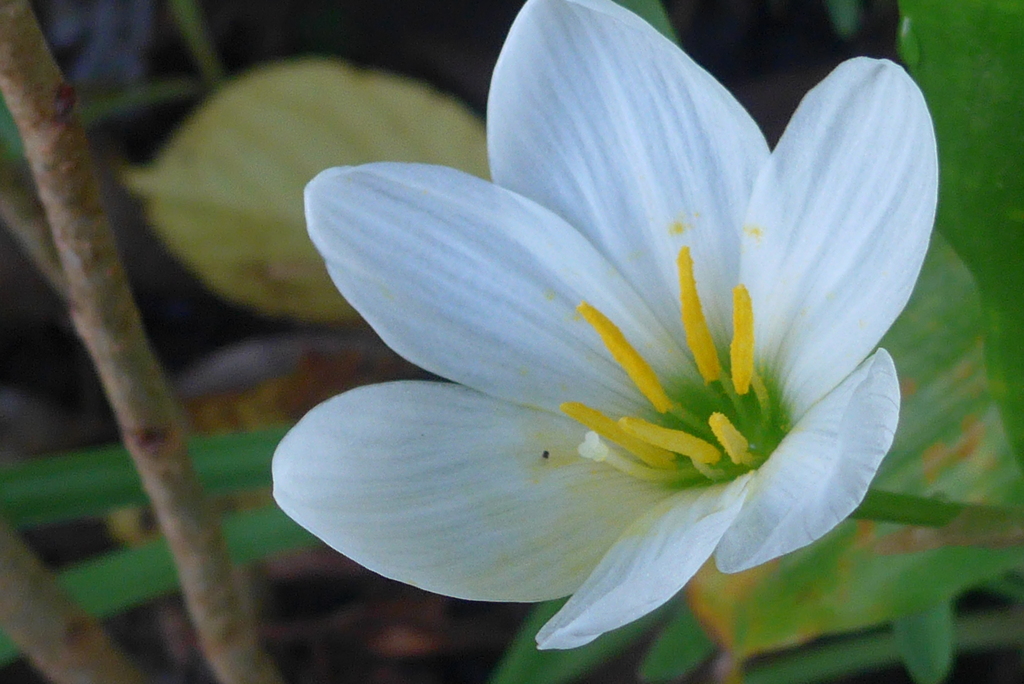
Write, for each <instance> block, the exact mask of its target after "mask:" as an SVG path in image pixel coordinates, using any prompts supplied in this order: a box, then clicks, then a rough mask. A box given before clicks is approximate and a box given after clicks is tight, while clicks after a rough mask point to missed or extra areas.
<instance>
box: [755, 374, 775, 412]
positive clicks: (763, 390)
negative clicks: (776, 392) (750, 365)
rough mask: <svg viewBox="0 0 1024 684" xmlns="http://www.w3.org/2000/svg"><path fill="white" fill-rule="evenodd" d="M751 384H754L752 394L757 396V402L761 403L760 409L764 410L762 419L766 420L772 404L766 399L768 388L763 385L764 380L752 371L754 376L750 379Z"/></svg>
mask: <svg viewBox="0 0 1024 684" xmlns="http://www.w3.org/2000/svg"><path fill="white" fill-rule="evenodd" d="M750 382H751V384H752V385H753V386H754V394H755V395H756V396H757V402H758V403H759V404H760V405H761V410H762V411H763V412H764V417H763V419H764V420H765V421H767V420H768V419H769V418H771V409H772V405H771V403H770V402H769V399H768V388H767V387H765V386H764V380H762V379H761V376H760V375H758V374H757V373H754V377H753V378H752V379H751V381H750Z"/></svg>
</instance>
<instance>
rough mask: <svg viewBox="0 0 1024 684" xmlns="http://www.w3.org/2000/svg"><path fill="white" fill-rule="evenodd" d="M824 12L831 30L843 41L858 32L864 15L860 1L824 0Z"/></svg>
mask: <svg viewBox="0 0 1024 684" xmlns="http://www.w3.org/2000/svg"><path fill="white" fill-rule="evenodd" d="M825 10H826V11H827V12H828V18H829V20H830V21H831V22H832V28H833V29H835V32H836V34H838V35H839V37H840V38H842V39H843V40H847V39H849V38H852V37H853V34H855V33H857V31H858V30H860V22H861V19H862V17H863V14H864V8H863V6H862V5H861V0H825Z"/></svg>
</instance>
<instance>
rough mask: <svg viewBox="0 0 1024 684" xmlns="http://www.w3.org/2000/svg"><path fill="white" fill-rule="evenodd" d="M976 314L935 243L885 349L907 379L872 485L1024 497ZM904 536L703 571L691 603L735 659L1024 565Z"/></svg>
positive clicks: (958, 496)
mask: <svg viewBox="0 0 1024 684" xmlns="http://www.w3.org/2000/svg"><path fill="white" fill-rule="evenodd" d="M981 325H982V314H981V307H980V304H979V300H978V296H977V292H976V289H975V286H974V282H973V279H972V278H971V275H970V273H969V272H968V271H967V270H966V269H965V268H964V267H963V265H962V263H961V262H960V261H959V260H958V259H957V258H956V256H955V255H954V254H953V253H952V250H950V248H949V247H948V245H946V244H945V242H944V241H943V240H942V239H941V238H940V237H938V236H936V237H935V238H934V239H933V244H932V249H931V251H930V253H929V255H928V259H927V260H926V262H925V267H924V270H923V271H922V274H921V278H920V280H919V282H918V284H917V287H916V289H915V291H914V295H913V297H912V298H911V301H910V304H909V305H908V307H907V310H906V311H904V313H903V314H902V315H901V317H900V319H899V320H898V321H897V322H896V324H895V325H894V326H893V328H892V330H890V332H889V334H888V335H886V337H885V339H884V340H883V341H882V346H883V347H885V348H886V349H888V350H889V351H890V353H891V354H892V356H893V358H894V359H895V361H896V367H897V369H898V370H899V374H900V385H901V391H902V394H903V403H902V408H901V415H900V425H899V428H898V430H897V433H896V440H895V442H894V444H893V448H892V450H891V452H890V453H889V455H888V456H887V457H886V459H885V461H884V462H883V465H882V469H881V471H880V472H879V475H878V477H877V478H876V486H878V487H879V488H880V489H882V490H885V491H890V492H900V493H906V494H913V495H919V496H931V497H936V498H939V499H943V498H945V499H948V500H951V501H979V502H986V503H992V504H999V503H1002V504H1012V503H1020V502H1022V501H1024V485H1022V482H1021V479H1020V478H1019V477H1018V475H1017V469H1016V463H1015V460H1014V458H1013V454H1012V452H1011V450H1010V449H1009V446H1008V444H1007V443H1006V440H1005V436H1004V433H1003V430H1002V425H1001V423H1000V420H999V415H998V411H997V410H996V409H995V407H994V405H993V402H992V399H991V396H990V395H989V393H988V390H987V383H986V377H985V371H984V363H983V354H982V349H981V344H980V339H979V332H980V330H981ZM902 529H904V528H902V527H900V526H899V525H893V524H885V523H874V522H867V521H848V522H846V523H843V524H842V525H840V526H839V527H837V528H836V529H835V530H833V531H832V532H831V533H830V534H828V535H826V536H825V538H823V539H821V540H820V541H818V542H816V543H814V544H812V545H811V546H809V547H806V548H804V549H801V550H800V551H797V552H795V553H792V554H789V555H787V556H784V557H782V558H780V559H778V560H776V561H773V562H772V563H768V564H765V565H763V566H760V567H758V568H754V569H752V570H749V571H747V572H744V573H740V574H737V575H723V574H721V573H718V572H717V571H716V570H715V569H714V568H713V567H712V566H713V564H708V565H707V566H705V568H704V569H703V570H702V571H701V572H700V573H699V574H698V576H697V578H696V579H695V580H694V581H693V582H691V585H690V588H689V592H690V593H689V595H690V598H691V605H692V606H693V608H694V611H695V613H696V614H697V616H698V617H699V618H700V621H701V623H702V624H704V625H705V626H707V627H708V628H709V630H711V633H713V634H714V635H715V636H716V638H717V639H719V640H720V641H721V643H722V645H723V646H725V647H726V648H729V649H730V650H732V651H733V653H734V654H735V655H736V656H737V657H738V658H746V657H749V656H751V655H753V654H757V653H763V652H766V651H770V650H773V649H777V648H779V647H781V646H788V645H793V644H798V643H803V642H805V641H808V640H811V639H813V638H815V637H818V636H821V635H823V634H834V633H840V632H846V631H851V630H856V629H863V628H865V627H868V626H871V625H880V624H884V623H887V622H890V621H892V620H893V619H894V618H896V617H898V616H900V615H905V614H909V613H914V612H918V611H922V610H925V609H927V608H928V607H930V606H933V605H935V604H936V603H938V602H940V601H946V600H949V599H951V598H952V597H954V596H956V595H957V594H958V593H960V592H961V591H963V590H964V589H965V588H968V587H971V586H973V585H976V584H978V583H980V582H984V581H986V580H989V579H991V578H993V577H996V576H998V575H1000V574H1001V573H1003V572H1004V571H1005V570H1007V569H1008V568H1011V567H1015V566H1017V565H1019V564H1020V563H1022V562H1024V549H1021V548H1013V549H1007V550H1000V551H994V550H989V549H981V548H959V547H947V548H940V549H935V550H931V551H924V552H920V553H895V554H892V555H882V554H881V553H880V549H881V548H883V547H884V546H885V545H886V544H888V550H889V551H890V552H892V551H894V550H895V551H899V547H898V545H894V544H893V538H894V537H895V538H896V539H898V536H897V533H898V532H899V531H900V530H902Z"/></svg>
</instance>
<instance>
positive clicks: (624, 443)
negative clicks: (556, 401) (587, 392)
mask: <svg viewBox="0 0 1024 684" xmlns="http://www.w3.org/2000/svg"><path fill="white" fill-rule="evenodd" d="M558 408H560V409H561V410H562V413H564V414H565V415H567V416H569V417H570V418H572V419H573V420H575V421H576V422H577V423H582V424H583V425H584V426H586V427H588V428H590V429H591V430H593V431H594V432H596V433H597V434H598V435H600V436H601V437H604V438H605V439H607V440H608V441H609V442H612V443H614V444H618V445H619V446H620V447H622V448H623V449H625V450H626V451H628V452H629V453H631V454H633V455H634V456H636V457H637V458H638V459H640V460H641V461H643V462H644V463H646V464H647V465H649V466H651V467H652V468H660V469H674V467H675V460H676V457H675V454H673V453H672V452H671V451H668V450H666V449H659V448H658V447H656V446H653V445H651V444H648V443H647V442H645V441H643V440H640V439H637V438H636V437H634V436H632V435H630V434H629V433H627V432H626V431H625V430H623V429H622V428H621V427H619V424H618V423H616V422H615V421H614V420H612V419H611V418H609V417H608V416H606V415H604V414H603V413H601V412H600V411H598V410H597V409H593V408H590V407H589V406H587V405H586V404H580V403H578V402H575V401H567V402H566V403H564V404H562V405H561V406H559V407H558Z"/></svg>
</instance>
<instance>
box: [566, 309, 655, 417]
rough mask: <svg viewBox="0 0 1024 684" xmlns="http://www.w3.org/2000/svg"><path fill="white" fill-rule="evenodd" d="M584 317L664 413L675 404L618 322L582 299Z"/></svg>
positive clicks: (627, 372) (639, 387) (614, 356)
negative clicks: (616, 323)
mask: <svg viewBox="0 0 1024 684" xmlns="http://www.w3.org/2000/svg"><path fill="white" fill-rule="evenodd" d="M576 310H577V311H579V312H580V315H581V316H583V319H584V320H585V321H586V322H587V323H589V324H590V325H591V326H593V328H594V330H596V331H597V334H598V335H600V336H601V341H602V342H604V346H605V347H607V348H608V351H609V352H611V355H612V358H614V359H615V360H616V361H617V362H618V364H619V365H620V366H622V369H623V370H625V371H626V374H627V375H629V378H630V379H631V380H632V381H633V383H634V384H635V385H636V386H637V388H638V389H639V390H640V391H641V392H642V393H643V395H644V396H645V397H647V400H648V401H649V402H651V405H652V406H654V408H655V410H656V411H657V412H658V413H665V412H666V411H668V410H669V409H670V408H672V400H671V399H669V398H668V395H667V394H666V393H665V388H664V387H662V386H661V382H659V381H658V376H657V375H656V374H655V372H654V369H652V368H651V366H650V365H649V364H648V363H647V361H645V360H644V357H642V356H640V352H638V351H637V350H636V349H634V348H633V345H631V344H630V343H629V341H628V340H627V339H626V336H625V335H623V334H622V331H621V330H619V328H618V326H617V325H615V324H614V323H612V322H611V321H610V320H609V319H608V317H607V316H605V315H604V314H603V313H601V312H600V311H598V310H597V309H595V308H594V307H592V306H591V305H590V304H587V303H586V302H580V305H579V306H577V307H576Z"/></svg>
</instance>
